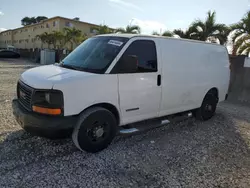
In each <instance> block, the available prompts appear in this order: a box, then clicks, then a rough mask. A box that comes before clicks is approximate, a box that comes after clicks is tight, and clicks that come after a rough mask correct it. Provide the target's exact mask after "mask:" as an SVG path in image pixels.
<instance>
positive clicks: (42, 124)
mask: <svg viewBox="0 0 250 188" xmlns="http://www.w3.org/2000/svg"><path fill="white" fill-rule="evenodd" d="M228 85H229V58H228V52H227V49H226V48H225V47H224V46H222V45H217V44H210V43H205V42H200V41H192V40H184V39H176V38H166V37H156V36H144V35H132V34H109V35H99V36H95V37H92V38H89V39H88V40H86V41H85V42H83V43H82V44H81V45H80V46H79V47H77V48H76V49H75V50H74V51H73V52H71V53H70V54H69V55H68V56H67V57H66V58H65V59H64V60H63V61H62V62H61V63H59V64H54V65H46V66H40V67H36V68H32V69H29V70H27V71H25V72H24V73H23V74H22V75H21V77H20V80H19V81H18V83H17V99H14V100H13V113H14V115H15V117H16V119H17V121H18V122H19V124H20V125H21V126H22V127H23V128H24V129H25V130H27V131H29V132H32V133H35V134H37V135H40V136H45V137H50V138H55V136H56V137H58V136H59V137H61V136H66V135H70V134H72V138H73V141H74V143H75V145H76V146H77V147H78V148H79V149H81V150H85V151H88V152H97V151H100V150H102V149H104V148H106V147H107V146H108V145H109V144H110V143H111V141H112V139H113V138H114V137H115V135H116V134H117V132H119V131H120V132H121V133H129V132H134V131H137V130H138V129H136V128H134V127H133V126H136V124H137V123H138V124H140V123H141V122H143V123H141V125H140V127H143V125H145V126H146V124H144V123H145V122H147V123H148V124H152V125H155V126H157V125H160V124H164V122H168V121H166V120H167V119H168V117H169V115H173V114H180V113H184V112H192V113H193V115H194V116H195V117H196V118H197V119H200V120H208V119H210V118H211V117H212V116H213V115H214V113H215V110H216V105H217V103H218V102H220V101H223V100H225V99H226V96H227V90H228ZM145 120H147V121H145ZM125 125H126V126H125ZM128 125H130V126H128ZM131 125H133V126H131Z"/></svg>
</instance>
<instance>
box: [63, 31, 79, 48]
mask: <svg viewBox="0 0 250 188" xmlns="http://www.w3.org/2000/svg"><path fill="white" fill-rule="evenodd" d="M64 33H65V44H66V43H70V49H71V50H73V48H74V44H76V45H78V44H79V41H80V40H81V39H82V38H83V35H82V31H81V30H79V29H76V28H74V27H73V28H68V27H66V28H64Z"/></svg>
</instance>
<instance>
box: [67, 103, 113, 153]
mask: <svg viewBox="0 0 250 188" xmlns="http://www.w3.org/2000/svg"><path fill="white" fill-rule="evenodd" d="M116 130H117V124H116V119H115V116H114V115H113V114H112V112H110V111H109V110H107V109H105V108H102V107H93V108H90V109H87V110H86V111H85V112H84V113H83V114H82V115H81V116H80V117H79V120H78V122H77V124H76V127H75V129H74V131H73V134H72V140H73V142H74V144H75V145H76V147H77V148H78V149H80V150H82V151H87V152H91V153H96V152H98V151H101V150H103V149H105V148H107V147H108V146H109V144H110V143H111V142H112V140H113V138H114V137H115V135H116Z"/></svg>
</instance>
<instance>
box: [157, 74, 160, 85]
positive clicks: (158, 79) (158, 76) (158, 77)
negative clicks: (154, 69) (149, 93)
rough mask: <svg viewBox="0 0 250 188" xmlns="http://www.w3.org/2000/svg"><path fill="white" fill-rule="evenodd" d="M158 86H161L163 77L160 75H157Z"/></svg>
mask: <svg viewBox="0 0 250 188" xmlns="http://www.w3.org/2000/svg"><path fill="white" fill-rule="evenodd" d="M157 85H158V86H160V85H161V75H160V74H158V75H157Z"/></svg>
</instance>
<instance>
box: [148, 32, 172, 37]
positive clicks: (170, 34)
mask: <svg viewBox="0 0 250 188" xmlns="http://www.w3.org/2000/svg"><path fill="white" fill-rule="evenodd" d="M152 35H157V36H164V37H173V36H174V33H173V32H171V31H164V32H163V33H162V34H160V33H158V32H157V31H153V32H152Z"/></svg>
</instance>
